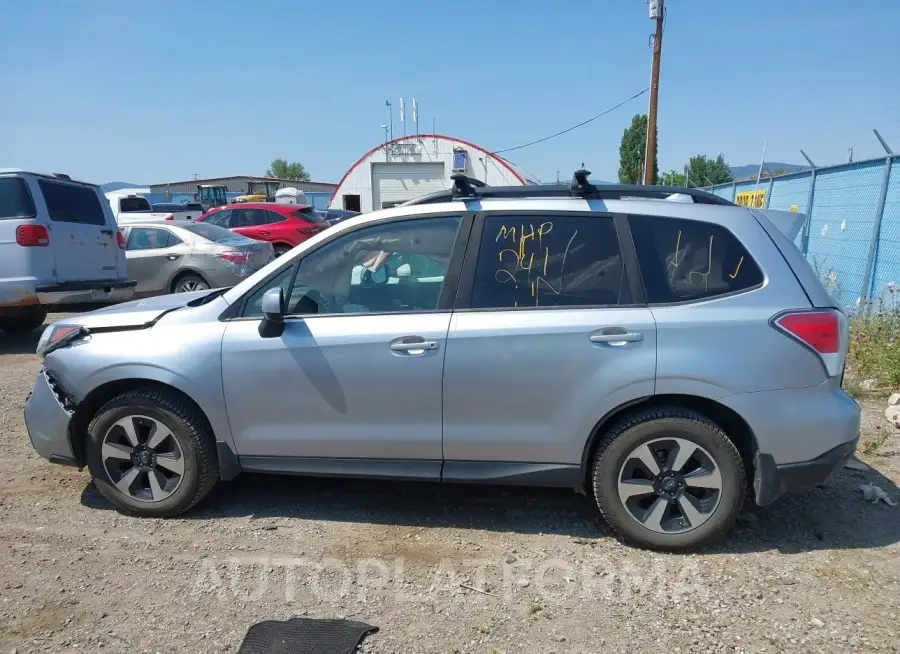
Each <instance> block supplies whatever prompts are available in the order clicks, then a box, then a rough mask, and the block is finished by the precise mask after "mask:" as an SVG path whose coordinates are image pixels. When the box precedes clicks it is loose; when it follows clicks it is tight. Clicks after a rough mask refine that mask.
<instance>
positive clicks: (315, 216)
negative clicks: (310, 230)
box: [294, 207, 325, 223]
mask: <svg viewBox="0 0 900 654" xmlns="http://www.w3.org/2000/svg"><path fill="white" fill-rule="evenodd" d="M294 214H295V215H296V216H297V217H298V218H300V220H305V221H306V222H308V223H324V222H325V219H324V218H322V214H320V213H319V212H318V211H316V210H315V209H313V208H312V207H303V208H302V209H297V210H296V211H295V212H294Z"/></svg>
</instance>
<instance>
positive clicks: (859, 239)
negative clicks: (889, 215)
mask: <svg viewBox="0 0 900 654" xmlns="http://www.w3.org/2000/svg"><path fill="white" fill-rule="evenodd" d="M883 167H884V162H883V161H882V162H878V161H874V162H861V163H859V164H853V165H850V166H847V167H844V168H842V169H826V170H820V171H819V172H818V173H817V174H816V189H815V200H814V203H813V211H812V218H811V221H810V229H809V250H808V252H807V258H808V259H809V261H810V263H811V264H812V266H813V268H814V269H815V270H816V272H817V273H818V275H819V277H820V278H822V279H824V280H826V283H827V285H828V286H829V290H830V291H831V292H832V295H834V297H835V298H836V299H838V300H840V301H841V302H842V303H843V304H844V305H846V306H848V307H849V306H855V305H856V304H857V303H858V299H859V297H860V288H861V285H862V283H863V278H864V277H865V272H866V262H867V259H868V248H869V243H870V241H871V238H872V228H873V227H874V225H875V209H876V207H877V205H878V197H879V194H880V191H881V179H882V174H883V170H884V168H883Z"/></svg>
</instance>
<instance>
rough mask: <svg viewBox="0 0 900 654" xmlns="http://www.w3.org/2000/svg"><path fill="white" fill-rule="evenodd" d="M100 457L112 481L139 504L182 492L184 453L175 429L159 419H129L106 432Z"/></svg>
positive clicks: (134, 416) (137, 417)
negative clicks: (179, 490)
mask: <svg viewBox="0 0 900 654" xmlns="http://www.w3.org/2000/svg"><path fill="white" fill-rule="evenodd" d="M100 456H101V458H102V460H103V467H104V468H105V470H106V474H107V475H109V479H110V481H112V483H113V486H115V487H116V488H117V489H118V490H119V491H120V492H121V493H123V494H124V495H127V496H128V497H130V498H131V499H133V500H136V501H138V502H159V501H162V500H164V499H166V498H167V497H169V496H170V495H172V493H174V492H175V491H176V490H178V487H179V486H181V482H182V479H183V478H184V453H183V452H182V450H181V446H180V445H179V444H178V440H177V439H176V438H175V435H174V434H173V433H172V430H171V429H169V428H168V427H166V426H165V425H164V424H163V423H161V422H160V421H159V420H156V419H155V418H150V417H148V416H140V415H133V416H126V417H124V418H121V419H120V420H117V421H116V422H115V423H114V424H113V425H112V427H110V428H109V430H108V431H107V432H106V435H105V436H104V437H103V442H102V445H101V451H100Z"/></svg>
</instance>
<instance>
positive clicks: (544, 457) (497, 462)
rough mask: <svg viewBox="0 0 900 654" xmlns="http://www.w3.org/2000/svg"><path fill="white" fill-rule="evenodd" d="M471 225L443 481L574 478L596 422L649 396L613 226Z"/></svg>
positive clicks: (502, 221)
mask: <svg viewBox="0 0 900 654" xmlns="http://www.w3.org/2000/svg"><path fill="white" fill-rule="evenodd" d="M481 220H482V217H481V216H479V217H478V219H477V220H476V228H475V229H474V230H473V240H474V239H475V238H476V235H477V233H478V230H479V229H481V228H482V227H483V230H482V233H481V236H480V238H479V241H480V243H481V245H480V248H479V250H478V252H477V253H475V252H472V253H470V256H469V257H467V261H466V267H465V269H464V272H463V276H462V279H470V281H469V282H468V283H467V285H468V287H463V286H461V288H460V296H461V298H466V297H467V298H468V301H465V300H464V304H465V306H464V307H461V308H460V309H459V310H458V311H457V312H455V313H454V315H453V320H452V322H451V325H450V332H449V336H448V342H447V356H446V361H445V366H444V458H445V459H446V463H445V467H444V477H445V479H449V480H452V479H466V478H469V479H471V478H473V477H477V476H479V475H482V476H484V477H492V476H493V477H498V476H507V475H516V474H519V473H521V474H530V473H531V472H533V471H534V470H538V469H541V470H545V471H546V470H551V469H557V468H558V469H560V470H562V469H564V470H567V471H570V472H574V471H575V470H576V469H577V468H576V467H577V466H579V465H580V463H581V459H582V454H583V452H584V446H585V443H586V442H587V440H588V438H589V436H590V434H591V432H592V430H593V428H594V426H595V425H596V424H597V422H598V421H599V420H600V419H601V418H602V417H603V416H604V415H605V414H606V413H608V412H609V411H611V410H612V409H614V408H616V407H617V406H619V405H621V404H624V403H626V402H628V401H630V400H633V399H636V398H640V397H643V396H649V395H652V394H653V389H654V376H655V371H656V325H655V322H654V319H653V316H652V314H651V312H650V310H649V309H648V308H647V307H646V306H640V304H638V303H636V302H635V299H636V296H637V297H639V296H640V295H641V290H640V286H639V284H637V285H636V284H634V282H636V281H637V280H632V279H630V278H629V276H628V275H627V274H626V271H625V266H624V265H623V256H622V249H621V248H620V247H619V239H618V236H617V227H616V225H615V221H614V219H613V217H611V216H609V215H602V214H572V213H569V214H558V215H554V214H551V213H544V214H539V213H535V212H527V213H526V212H522V213H517V214H488V215H487V216H486V217H483V222H481ZM470 250H473V248H471V247H470ZM473 267H474V272H472V270H473ZM471 462H480V463H478V464H477V465H476V466H475V467H473V466H472V464H471ZM521 464H529V465H530V464H541V465H532V466H531V468H530V469H529V468H528V466H527V465H526V466H525V467H522V465H521ZM543 464H549V465H546V466H544V465H543Z"/></svg>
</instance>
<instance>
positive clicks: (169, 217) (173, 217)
mask: <svg viewBox="0 0 900 654" xmlns="http://www.w3.org/2000/svg"><path fill="white" fill-rule="evenodd" d="M163 220H175V216H173V215H172V214H169V215H168V216H166V217H165V218H163Z"/></svg>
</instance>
